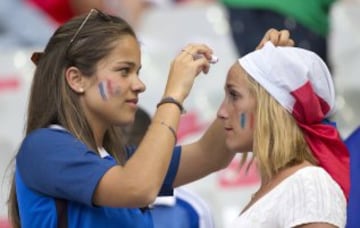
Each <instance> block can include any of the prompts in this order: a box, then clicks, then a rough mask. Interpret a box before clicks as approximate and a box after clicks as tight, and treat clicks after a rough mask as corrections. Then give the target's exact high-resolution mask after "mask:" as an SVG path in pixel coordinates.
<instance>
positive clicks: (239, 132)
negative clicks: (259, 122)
mask: <svg viewBox="0 0 360 228" xmlns="http://www.w3.org/2000/svg"><path fill="white" fill-rule="evenodd" d="M245 77H247V75H246V73H245V71H244V69H243V68H242V67H241V66H240V65H239V63H238V62H236V63H235V64H234V65H233V66H232V67H231V68H230V70H229V72H228V75H227V78H226V82H225V98H224V100H223V102H222V104H221V106H220V108H219V110H218V118H219V119H221V120H222V122H223V125H224V131H225V134H226V144H227V146H228V147H229V148H230V149H232V150H235V151H238V152H248V151H252V147H253V133H254V124H255V109H256V100H255V98H254V97H253V95H252V94H251V93H250V90H249V87H248V85H247V82H246V81H245Z"/></svg>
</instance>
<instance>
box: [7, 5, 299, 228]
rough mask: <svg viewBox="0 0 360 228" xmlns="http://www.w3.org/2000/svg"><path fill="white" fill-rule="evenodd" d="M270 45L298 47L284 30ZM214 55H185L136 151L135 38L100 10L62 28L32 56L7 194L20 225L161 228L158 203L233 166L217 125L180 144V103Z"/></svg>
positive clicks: (205, 51)
mask: <svg viewBox="0 0 360 228" xmlns="http://www.w3.org/2000/svg"><path fill="white" fill-rule="evenodd" d="M266 40H271V41H273V42H274V43H275V44H276V45H293V41H292V40H291V39H290V38H289V33H288V32H286V31H277V30H274V29H271V30H269V31H268V32H267V33H266V34H265V37H264V39H263V40H262V41H261V43H264V42H265V41H266ZM212 54H213V51H212V49H211V48H209V47H208V46H207V45H205V44H188V45H186V46H185V47H184V48H183V49H182V50H181V51H179V53H178V54H177V56H176V57H175V58H174V60H173V61H172V63H171V66H170V71H169V75H168V79H167V83H166V86H165V89H164V92H163V97H162V98H161V99H160V101H159V103H158V104H157V105H156V107H157V109H156V111H155V114H154V116H153V118H152V121H151V124H150V126H149V128H148V130H147V132H146V134H145V136H144V137H143V140H142V141H141V143H140V144H139V146H138V147H136V148H129V147H126V146H124V144H123V143H124V140H125V138H123V137H122V136H121V134H120V132H119V130H118V128H119V127H124V126H128V125H131V123H133V121H134V118H135V112H136V110H137V103H138V101H139V100H138V99H139V94H141V93H142V92H144V90H145V88H146V87H145V85H144V83H143V82H142V81H141V78H140V69H141V52H140V46H139V42H138V40H137V38H136V34H135V32H134V31H133V29H132V27H131V26H130V25H129V24H128V23H127V22H126V21H124V20H123V19H121V18H119V17H115V16H112V15H108V14H104V13H103V12H101V11H99V10H96V9H92V10H90V11H89V13H88V14H87V15H82V16H80V17H75V18H73V19H71V20H70V21H68V22H66V23H65V24H63V25H62V26H60V27H59V28H58V29H57V30H56V31H55V33H54V34H53V35H52V37H51V38H50V40H49V42H48V43H47V45H46V47H45V49H44V51H42V52H37V53H34V54H33V55H32V60H33V62H34V63H35V64H36V69H35V72H34V77H33V82H32V87H31V91H30V98H29V105H28V113H27V118H26V119H27V124H26V129H25V137H24V139H23V141H22V143H21V145H20V147H19V150H18V152H17V154H16V157H15V163H14V168H15V172H14V175H13V182H12V184H11V190H10V195H9V205H8V208H9V215H10V220H11V222H12V226H13V227H14V228H17V227H66V226H68V227H108V228H110V227H153V222H152V218H151V213H150V212H149V210H148V208H149V207H148V206H149V205H150V204H151V203H152V202H153V201H154V200H155V198H156V197H157V196H158V195H171V194H172V193H173V188H174V187H178V186H181V185H184V184H186V183H189V182H192V181H194V180H197V179H200V178H202V177H204V176H206V175H208V174H210V173H212V172H215V171H217V170H219V169H222V168H224V167H226V166H227V165H228V163H229V162H230V161H231V160H232V158H233V156H234V152H233V151H232V150H229V149H228V148H227V147H226V145H225V140H224V139H225V138H224V133H225V132H224V129H223V128H222V126H221V123H220V120H219V119H215V120H214V121H213V123H212V124H211V125H210V126H209V127H208V129H207V130H206V132H205V133H204V135H203V136H202V137H201V138H200V139H198V140H197V141H195V142H193V143H190V144H187V145H177V137H176V130H177V127H178V124H179V120H180V115H181V113H183V112H184V107H183V105H182V104H183V102H184V100H185V99H186V98H187V96H188V95H189V93H190V90H191V88H192V86H193V83H194V80H195V78H196V77H197V76H198V75H199V74H200V73H205V74H206V73H208V72H209V69H210V63H209V61H210V60H211V58H212ZM199 55H200V56H201V57H200V58H198V56H199ZM194 161H196V162H194Z"/></svg>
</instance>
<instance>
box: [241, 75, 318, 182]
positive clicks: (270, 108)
mask: <svg viewBox="0 0 360 228" xmlns="http://www.w3.org/2000/svg"><path fill="white" fill-rule="evenodd" d="M245 81H246V83H247V85H248V86H249V90H250V93H251V95H253V96H254V97H255V98H256V100H257V106H256V113H255V129H254V142H253V154H254V157H255V159H256V161H257V165H258V167H259V170H260V174H261V177H262V178H265V179H270V178H271V177H273V176H274V175H276V174H277V173H278V172H279V171H280V170H282V169H283V168H285V167H289V166H292V165H295V164H299V163H301V162H303V161H305V160H306V161H309V162H310V163H312V164H316V163H317V161H316V159H315V158H314V156H313V155H312V153H311V150H310V148H309V147H308V144H307V142H306V141H305V138H304V135H303V133H302V130H301V129H300V128H299V127H298V125H297V123H296V121H295V119H294V118H293V116H292V115H291V113H289V112H288V111H287V110H286V109H285V108H284V107H282V106H281V105H280V104H279V103H278V102H277V101H276V100H275V99H274V98H273V97H272V96H271V95H270V94H269V93H268V92H267V91H266V90H265V89H264V88H263V87H262V86H261V85H260V84H259V83H258V82H256V81H255V80H254V79H253V78H252V77H251V76H250V75H248V74H247V73H246V76H245ZM246 157H247V153H245V156H244V158H245V159H246ZM241 164H242V165H243V164H244V161H242V163H241Z"/></svg>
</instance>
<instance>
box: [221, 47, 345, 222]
mask: <svg viewBox="0 0 360 228" xmlns="http://www.w3.org/2000/svg"><path fill="white" fill-rule="evenodd" d="M224 88H225V98H224V100H223V102H222V104H221V107H220V109H219V110H218V118H219V119H220V120H222V123H223V128H224V130H225V141H226V144H227V146H228V148H229V149H231V150H233V151H239V152H243V153H245V155H246V153H247V152H248V151H252V152H253V154H254V157H253V162H255V164H256V165H257V166H258V169H259V172H260V176H261V185H260V188H259V189H258V191H257V192H255V193H254V194H253V196H252V198H251V199H250V201H249V203H248V204H247V205H246V206H245V208H244V209H243V210H242V211H241V213H240V215H239V216H238V217H237V218H236V219H235V220H234V221H233V224H232V226H231V227H232V228H235V227H267V228H273V227H274V228H275V227H324V228H325V227H329V228H330V227H341V228H342V227H344V226H345V222H346V205H347V198H348V196H349V188H350V184H349V153H348V150H347V148H346V146H345V144H344V142H343V141H342V139H341V138H340V135H339V133H338V131H337V129H336V128H335V126H334V125H333V124H332V123H330V122H329V121H328V120H327V118H328V117H329V115H331V113H333V112H334V110H335V92H334V85H333V81H332V77H331V74H330V72H329V70H328V68H327V66H326V64H325V63H324V61H323V60H322V59H321V58H320V57H319V56H318V55H316V54H315V53H314V52H311V51H308V50H305V49H302V48H298V47H275V46H274V45H272V44H271V43H270V42H268V43H266V44H265V46H264V47H263V48H261V49H259V50H256V51H253V52H250V53H249V54H247V55H245V56H244V57H242V58H240V59H239V60H238V61H236V62H235V63H234V64H233V66H232V67H231V68H230V70H229V72H228V75H227V78H226V83H225V86H224ZM245 157H246V156H245Z"/></svg>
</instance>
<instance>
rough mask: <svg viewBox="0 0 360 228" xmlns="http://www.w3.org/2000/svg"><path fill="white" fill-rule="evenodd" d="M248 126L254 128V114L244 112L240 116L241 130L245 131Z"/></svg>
mask: <svg viewBox="0 0 360 228" xmlns="http://www.w3.org/2000/svg"><path fill="white" fill-rule="evenodd" d="M246 125H248V126H249V128H250V129H252V128H253V127H254V114H253V113H250V114H246V113H245V112H242V113H241V114H240V127H241V129H245V127H246Z"/></svg>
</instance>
